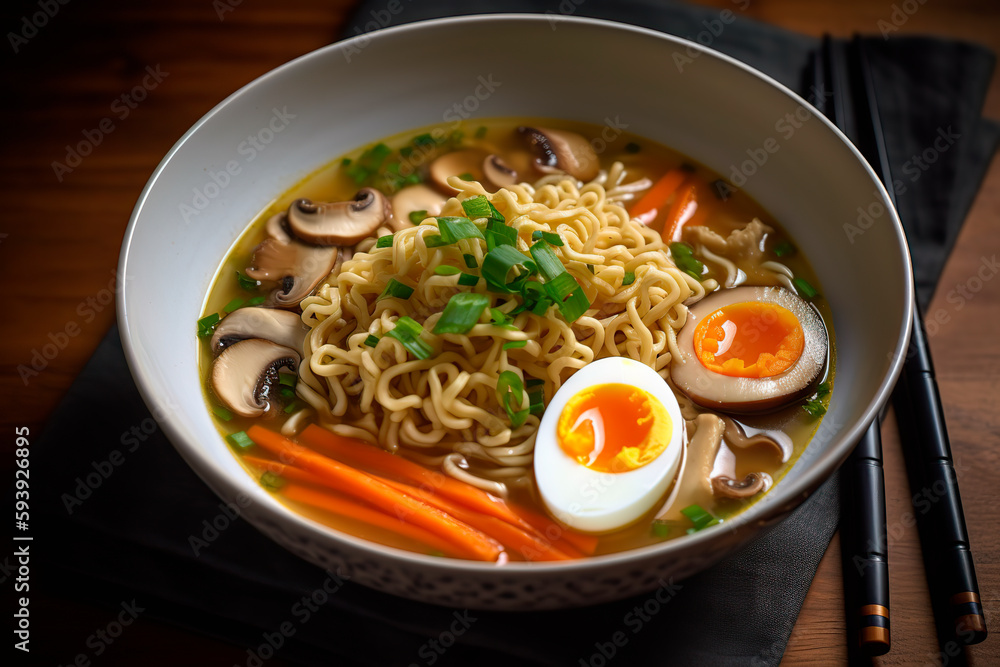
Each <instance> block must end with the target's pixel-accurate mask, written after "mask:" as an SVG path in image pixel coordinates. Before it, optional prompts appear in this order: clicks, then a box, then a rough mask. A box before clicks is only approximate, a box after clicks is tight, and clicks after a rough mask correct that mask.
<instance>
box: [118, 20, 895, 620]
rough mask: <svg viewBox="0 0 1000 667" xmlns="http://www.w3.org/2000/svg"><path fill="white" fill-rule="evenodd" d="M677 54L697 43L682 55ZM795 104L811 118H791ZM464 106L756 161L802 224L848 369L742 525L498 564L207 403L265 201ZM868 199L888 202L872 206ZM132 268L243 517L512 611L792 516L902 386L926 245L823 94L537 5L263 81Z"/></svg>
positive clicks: (703, 554) (365, 46)
mask: <svg viewBox="0 0 1000 667" xmlns="http://www.w3.org/2000/svg"><path fill="white" fill-rule="evenodd" d="M483 34H488V35H489V40H490V42H491V43H493V44H520V45H527V44H530V45H531V48H530V49H528V48H515V49H509V50H508V49H501V50H495V49H486V50H484V49H483V48H482V46H483V44H482V35H483ZM676 54H682V55H683V56H684V57H686V58H688V59H689V60H688V61H686V62H685V65H684V67H683V68H682V69H683V71H680V70H679V68H678V67H677V65H676V63H675V59H674V56H675V55H676ZM789 114H790V115H791V117H793V118H794V117H796V115H797V116H798V119H799V122H797V123H794V124H792V123H789V122H788V121H785V122H784V123H783V122H782V119H785V118H786V117H787V116H788V115H789ZM462 115H468V116H471V117H496V116H536V117H537V116H548V117H554V118H566V119H574V120H582V121H589V122H592V123H597V124H602V123H604V124H607V125H609V127H615V126H620V127H622V128H627V129H628V130H629V131H631V132H635V133H637V134H639V135H642V136H645V137H648V138H650V139H654V140H656V141H659V142H662V143H663V144H666V145H667V146H671V147H673V148H675V149H677V150H679V151H681V152H682V153H685V154H687V155H689V156H691V157H693V158H694V159H696V160H698V161H699V162H701V163H703V164H705V165H706V166H708V167H710V168H712V169H714V170H715V171H717V172H718V173H720V174H722V175H723V176H725V177H727V178H732V179H733V180H735V181H740V180H741V179H740V177H739V176H740V174H742V175H744V176H746V182H745V184H742V185H743V187H744V189H745V190H747V191H748V192H749V193H750V194H751V195H752V196H753V197H755V198H756V199H757V201H758V202H760V203H761V204H762V205H763V206H764V207H765V208H766V209H768V210H770V211H771V212H772V213H773V214H774V215H775V216H776V217H777V219H778V220H780V221H781V222H782V224H783V225H784V226H785V227H786V228H787V230H788V231H789V232H790V233H791V235H792V236H793V237H794V239H795V241H796V243H797V244H798V246H799V247H800V248H801V250H802V251H804V252H805V253H806V255H807V256H808V257H809V259H810V260H811V262H812V265H813V267H814V268H815V270H816V272H817V274H818V275H819V277H820V280H821V281H822V284H823V287H824V291H825V295H826V297H827V299H828V300H829V302H830V305H831V307H832V309H833V313H834V328H835V331H836V343H837V382H836V387H835V390H834V392H833V396H832V399H831V402H830V411H829V413H828V414H827V415H826V417H825V419H824V420H823V423H822V426H821V428H820V429H819V432H818V433H817V435H816V437H815V438H814V439H813V441H812V443H811V444H810V445H809V447H808V449H807V451H806V452H805V453H804V454H803V456H802V457H801V459H800V460H799V461H798V463H797V464H796V465H795V467H794V468H793V470H792V471H790V472H789V474H788V475H787V476H786V478H785V479H784V480H783V481H782V482H781V483H780V484H778V485H777V486H776V487H775V488H774V489H773V490H772V491H771V492H770V493H769V494H768V495H767V496H766V498H765V499H764V500H763V501H761V502H758V503H757V504H756V505H754V506H753V507H752V508H751V509H749V510H748V511H747V512H745V513H743V514H742V515H740V516H739V517H738V518H736V519H735V520H731V521H727V522H726V523H725V524H724V525H722V526H719V527H715V528H711V529H708V530H705V531H702V532H700V533H698V534H696V535H692V536H688V537H685V538H682V539H678V540H675V541H670V542H667V543H664V544H662V545H657V546H653V547H648V548H643V549H638V550H634V551H630V552H625V553H619V554H614V555H609V556H603V557H598V558H592V559H589V560H584V561H578V562H573V563H569V564H566V563H557V564H542V563H516V564H509V565H505V566H502V567H496V566H492V565H488V564H481V563H473V562H466V561H459V560H451V559H442V558H434V557H429V556H423V555H420V554H415V553H407V552H402V551H398V550H395V549H391V548H387V547H382V546H379V545H376V544H372V543H370V542H366V541H364V540H360V539H357V538H354V537H351V536H349V535H344V534H340V533H338V532H336V531H333V530H331V529H328V528H325V527H323V526H321V525H319V524H317V523H315V522H313V521H310V520H308V519H305V518H303V517H301V516H299V515H297V514H295V513H293V512H291V511H289V510H288V509H286V508H285V507H284V506H282V505H281V504H279V503H278V502H277V501H275V500H274V499H273V498H272V497H270V496H269V495H268V493H267V492H266V491H264V490H263V489H262V488H261V487H260V486H258V485H257V484H256V482H255V481H254V480H253V479H251V478H250V476H248V475H247V474H246V473H245V472H244V471H243V469H242V468H240V466H239V465H238V464H237V462H236V460H235V459H234V457H233V455H232V454H231V453H230V451H229V449H228V447H227V446H226V444H225V443H224V442H223V439H222V438H221V437H220V436H219V434H218V432H217V431H216V428H215V426H214V424H213V423H212V419H211V417H210V416H209V412H208V410H207V408H206V406H205V402H204V399H203V397H202V393H201V391H200V386H201V384H200V383H201V378H199V374H198V364H197V347H196V345H197V339H196V337H195V335H194V329H195V327H194V323H195V321H196V320H197V319H198V317H199V315H200V309H201V307H202V304H203V303H204V299H205V294H206V291H207V290H208V288H209V285H210V283H211V280H212V277H213V275H214V274H215V272H216V269H217V267H218V266H219V264H220V262H221V260H222V258H223V257H225V256H226V253H227V252H228V250H229V249H230V247H231V246H232V244H233V242H234V240H235V239H236V238H237V236H238V235H239V234H240V233H241V232H242V231H243V229H244V228H245V227H246V225H247V222H248V221H249V220H250V219H251V218H252V217H253V216H254V215H255V214H256V213H257V212H259V211H260V210H262V209H263V208H264V207H265V206H266V205H267V204H268V202H269V201H270V200H271V199H272V198H273V197H275V196H277V195H279V194H281V193H282V192H284V191H285V190H286V189H288V188H289V187H291V186H292V185H293V184H295V183H296V182H297V181H298V180H299V179H300V178H302V177H303V176H305V175H306V174H309V173H310V172H312V171H313V170H314V169H316V168H318V167H319V166H321V165H323V164H325V163H327V162H328V161H330V160H331V159H333V158H335V157H336V156H339V155H341V154H343V153H345V152H347V151H349V150H352V149H355V148H357V147H359V146H361V145H364V144H366V143H369V142H372V141H375V140H378V139H380V138H383V137H386V136H389V135H393V134H396V133H398V132H402V131H405V130H408V129H412V128H417V127H420V126H426V125H431V124H440V123H442V122H450V121H452V120H453V119H455V118H456V117H459V116H462ZM796 125H797V127H796ZM789 127H792V128H793V129H792V131H791V132H789ZM751 172H752V175H748V174H751ZM737 184H741V183H737ZM859 207H860V208H859ZM859 210H860V211H866V212H867V213H866V215H871V216H872V217H871V218H864V217H861V218H860V222H859ZM120 270H121V272H122V273H123V274H124V275H125V276H127V280H126V281H125V283H124V289H123V290H121V291H120V292H119V295H118V317H119V325H120V328H121V333H122V339H123V342H124V347H125V352H126V355H127V357H128V360H129V364H130V366H131V369H132V373H133V375H134V376H135V380H136V382H137V384H138V386H139V389H140V391H141V392H142V395H143V397H144V398H145V400H146V403H147V404H148V406H149V407H150V409H151V410H152V412H153V414H154V416H156V417H157V418H158V419H160V421H161V424H162V426H163V428H164V431H165V432H166V434H167V435H168V437H169V438H170V440H171V441H172V442H173V443H174V445H175V446H176V447H177V449H178V450H179V451H180V453H181V454H182V455H183V456H184V458H185V459H186V460H187V462H188V463H189V464H190V465H191V467H192V468H194V470H195V471H197V473H198V474H199V475H200V476H201V477H202V479H204V480H205V482H206V483H207V484H208V485H209V486H210V487H211V488H212V489H213V490H214V491H215V492H216V493H217V494H218V495H219V496H220V497H221V498H223V499H225V500H229V501H232V500H234V499H235V498H236V497H237V496H238V495H239V494H244V495H245V497H247V498H249V505H248V506H247V507H246V508H245V509H244V516H245V517H246V518H247V519H248V520H249V521H251V522H252V523H253V524H254V525H255V526H256V527H257V528H259V529H260V530H261V531H262V532H263V533H265V534H267V535H268V536H270V537H271V538H272V539H274V540H276V541H277V542H279V543H281V544H282V545H284V546H286V547H287V548H288V549H290V550H291V551H293V552H295V553H297V554H299V555H301V556H302V557H303V558H306V559H307V560H310V561H312V562H314V563H316V564H318V565H320V566H324V567H328V568H331V567H340V568H341V569H342V571H344V572H345V573H347V574H349V576H351V577H352V578H353V579H354V580H355V581H358V582H360V583H362V584H365V585H368V586H372V587H374V588H378V589H381V590H384V591H388V592H390V593H395V594H398V595H402V596H405V597H410V598H414V599H419V600H423V601H428V602H437V603H442V604H452V605H461V606H467V607H473V608H475V607H480V608H481V607H489V608H493V609H505V608H506V609H526V608H535V609H538V608H551V607H561V606H570V605H580V604H592V603H597V602H601V601H605V600H610V599H615V598H620V597H624V596H627V595H631V594H636V593H640V592H643V591H645V590H652V589H653V588H655V587H656V586H657V585H658V583H657V582H658V580H659V579H660V578H661V577H670V576H672V577H675V578H681V577H684V576H687V575H690V574H693V573H694V572H697V571H698V570H701V569H703V568H705V567H708V566H709V565H711V564H713V563H715V562H717V561H718V560H719V559H721V558H722V557H723V556H725V555H726V554H728V553H730V552H732V551H733V550H735V549H736V548H737V547H739V545H740V544H742V543H743V542H745V541H746V540H747V539H748V538H750V537H752V536H753V535H755V534H756V533H758V532H759V531H760V530H762V528H763V527H765V526H768V525H771V524H773V523H775V522H777V521H779V520H780V519H781V518H782V517H784V516H785V515H786V514H787V513H788V512H789V511H791V510H792V509H793V508H794V507H795V506H797V505H798V504H799V503H800V502H801V501H802V500H803V499H804V498H805V497H806V496H808V494H809V493H810V492H811V491H812V490H813V489H815V488H816V487H817V486H818V485H819V484H820V483H821V482H822V481H823V480H825V479H826V478H827V477H828V476H829V475H830V474H831V472H833V471H834V470H835V469H836V468H837V466H838V465H839V464H840V463H841V462H842V461H843V460H844V459H845V458H846V457H847V455H848V453H849V452H850V450H851V447H852V446H853V444H854V442H856V440H857V439H858V437H859V436H860V434H861V432H862V430H863V427H864V426H865V425H866V424H867V423H868V422H870V421H871V419H872V418H873V417H874V416H875V415H876V412H877V410H878V409H879V407H880V406H881V405H882V404H883V403H884V401H885V400H886V398H887V396H888V392H889V390H890V388H891V386H892V384H893V382H894V380H895V378H896V376H897V374H898V372H899V368H900V363H901V359H902V355H901V351H902V350H903V346H904V344H905V341H906V338H907V335H908V328H909V322H910V315H911V309H912V294H911V275H910V266H909V260H908V255H907V251H906V245H905V241H904V238H903V234H902V229H901V227H900V224H899V221H898V219H897V218H896V216H895V213H894V212H893V210H892V207H891V205H890V203H889V201H888V197H887V195H886V192H885V191H884V189H883V188H882V186H881V185H880V184H879V182H878V180H877V179H876V177H875V175H874V173H873V172H872V170H871V169H870V168H869V167H868V165H867V164H866V163H865V162H864V160H863V158H862V157H861V156H860V154H859V153H858V152H857V150H855V149H854V147H853V146H851V144H850V143H849V142H848V141H847V140H846V139H845V137H844V136H843V135H842V134H841V133H840V132H838V131H837V130H836V129H835V128H834V127H833V126H832V125H831V124H830V123H829V122H827V121H826V120H825V119H824V118H822V117H820V116H818V115H817V113H816V112H815V110H814V109H812V107H810V106H809V105H808V104H807V103H806V102H805V101H804V100H803V99H801V98H800V97H798V96H797V95H795V94H794V93H792V92H791V91H789V90H788V89H786V88H784V87H782V86H781V85H779V84H777V83H776V82H774V81H773V80H771V79H769V78H767V77H766V76H764V75H762V74H760V73H759V72H756V71H754V70H752V69H750V68H748V67H747V66H745V65H743V64H741V63H739V62H737V61H735V60H733V59H731V58H728V57H726V56H723V55H720V54H718V53H716V52H714V51H711V50H709V49H706V48H704V47H702V46H699V45H697V44H694V43H691V42H687V41H684V40H681V39H678V38H675V37H671V36H668V35H664V34H661V33H658V32H654V31H651V30H645V29H642V28H635V27H630V26H625V25H621V24H614V23H608V22H603V21H596V20H587V19H574V18H566V19H562V20H560V21H559V22H557V23H551V22H550V21H549V20H548V19H547V18H546V17H544V16H531V15H502V16H492V17H490V16H477V17H468V18H457V19H448V20H438V21H430V22H425V23H417V24H411V25H406V26H402V27H399V28H393V29H389V30H384V31H379V32H377V33H374V34H371V35H366V36H362V37H358V38H355V39H350V40H347V41H344V42H340V43H337V44H334V45H331V46H328V47H326V48H323V49H320V50H318V51H315V52H313V53H310V54H308V55H305V56H303V57H301V58H299V59H297V60H294V61H292V62H290V63H288V64H286V65H284V66H282V67H279V68H278V69H276V70H274V71H273V72H270V73H268V74H266V75H264V76H262V77H261V78H259V79H257V80H256V81H254V82H253V83H251V84H249V85H247V86H246V87H245V88H243V89H242V90H240V91H238V92H236V93H235V94H233V95H232V96H230V97H229V98H228V99H226V100H225V101H224V102H222V103H221V104H219V105H218V106H217V107H216V108H215V109H213V110H212V111H211V112H209V113H208V114H207V115H206V116H205V117H204V118H202V119H201V120H200V121H199V122H198V123H197V124H196V125H195V126H194V127H192V128H191V130H190V131H188V133H187V134H185V135H184V137H182V138H181V140H180V141H179V142H178V143H177V145H176V146H174V147H173V149H172V150H171V151H170V152H169V153H168V154H167V156H166V157H165V158H164V159H163V162H162V163H161V164H160V166H159V167H158V168H157V170H156V172H155V173H154V174H153V176H152V178H150V180H149V183H148V184H147V186H146V189H145V190H144V191H143V193H142V196H141V197H140V198H139V201H138V204H137V205H136V207H135V211H134V213H133V215H132V220H131V223H130V224H129V227H128V231H127V232H126V235H125V240H124V244H123V247H122V254H121V261H120ZM165 276H169V277H170V279H169V280H167V279H165Z"/></svg>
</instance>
